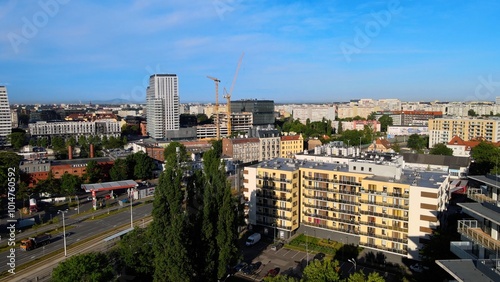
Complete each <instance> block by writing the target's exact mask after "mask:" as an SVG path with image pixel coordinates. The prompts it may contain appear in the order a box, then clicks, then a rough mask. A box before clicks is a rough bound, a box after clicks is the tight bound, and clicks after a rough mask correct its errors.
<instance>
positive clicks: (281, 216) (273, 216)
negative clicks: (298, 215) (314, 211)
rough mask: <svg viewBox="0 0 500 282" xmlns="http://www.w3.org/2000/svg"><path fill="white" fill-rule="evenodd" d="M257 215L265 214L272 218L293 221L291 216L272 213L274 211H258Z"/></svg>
mask: <svg viewBox="0 0 500 282" xmlns="http://www.w3.org/2000/svg"><path fill="white" fill-rule="evenodd" d="M256 214H257V215H261V216H265V217H270V218H279V219H282V220H288V221H292V217H291V216H283V215H278V214H272V213H265V212H256Z"/></svg>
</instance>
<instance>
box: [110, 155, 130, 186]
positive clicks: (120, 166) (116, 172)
mask: <svg viewBox="0 0 500 282" xmlns="http://www.w3.org/2000/svg"><path fill="white" fill-rule="evenodd" d="M128 169H129V168H128V166H127V161H126V160H125V159H117V160H116V161H115V163H114V164H113V167H112V168H111V169H110V170H109V176H110V177H111V180H113V181H119V180H125V179H128Z"/></svg>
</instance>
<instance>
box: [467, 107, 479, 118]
mask: <svg viewBox="0 0 500 282" xmlns="http://www.w3.org/2000/svg"><path fill="white" fill-rule="evenodd" d="M467 115H468V116H470V117H475V116H477V114H476V111H474V110H473V109H470V110H468V111H467Z"/></svg>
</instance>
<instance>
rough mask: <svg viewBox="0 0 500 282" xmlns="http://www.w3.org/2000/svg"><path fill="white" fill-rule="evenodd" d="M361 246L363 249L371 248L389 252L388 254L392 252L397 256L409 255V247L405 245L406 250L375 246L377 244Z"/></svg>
mask: <svg viewBox="0 0 500 282" xmlns="http://www.w3.org/2000/svg"><path fill="white" fill-rule="evenodd" d="M359 245H360V246H361V247H369V248H373V249H377V250H384V251H388V252H392V253H397V254H403V255H407V254H408V251H407V248H408V247H407V246H406V245H404V248H403V249H402V250H401V249H394V248H388V247H386V246H382V245H375V244H369V243H363V242H359Z"/></svg>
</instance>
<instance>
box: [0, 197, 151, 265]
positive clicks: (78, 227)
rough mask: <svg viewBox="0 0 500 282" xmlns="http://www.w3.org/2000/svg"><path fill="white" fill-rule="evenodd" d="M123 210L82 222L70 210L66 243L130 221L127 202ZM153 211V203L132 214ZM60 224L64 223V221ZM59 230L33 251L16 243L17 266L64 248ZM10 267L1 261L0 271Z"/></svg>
mask: <svg viewBox="0 0 500 282" xmlns="http://www.w3.org/2000/svg"><path fill="white" fill-rule="evenodd" d="M80 208H81V207H80ZM123 210H124V211H123V212H120V213H117V214H113V215H110V216H108V217H105V218H102V219H96V220H87V221H82V222H80V219H72V218H70V217H69V215H72V214H75V213H76V211H74V210H73V211H68V214H67V217H66V220H65V223H66V226H72V227H71V228H68V229H67V230H66V234H69V236H67V237H66V245H67V246H70V245H71V244H74V243H76V242H78V241H80V240H83V239H85V238H88V237H91V236H93V235H96V234H99V233H101V232H104V231H107V230H111V229H113V228H116V227H117V226H119V225H122V224H125V223H127V222H130V205H129V204H127V205H126V206H124V207H123ZM80 211H81V210H80ZM151 211H152V204H146V205H142V206H138V207H133V208H132V216H133V218H140V217H143V216H146V215H149V214H151ZM60 224H62V221H61V223H60ZM59 231H60V235H58V236H57V235H56V236H53V237H52V242H51V243H50V244H48V245H46V246H42V247H40V248H37V249H34V250H31V251H22V250H21V249H20V247H19V245H16V252H15V260H16V267H19V266H20V265H22V264H24V263H27V262H29V261H31V260H34V259H36V258H38V257H42V256H44V255H45V254H48V253H50V252H53V251H56V250H62V249H64V240H63V236H62V234H63V232H62V227H60V228H59ZM17 236H20V238H24V237H25V236H23V234H22V233H20V234H17ZM17 239H19V238H17ZM7 255H9V252H8V251H6V252H2V253H1V254H0V257H1V258H2V260H1V261H5V260H6V259H7ZM8 269H9V266H8V265H6V263H0V272H4V271H7V270H8Z"/></svg>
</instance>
